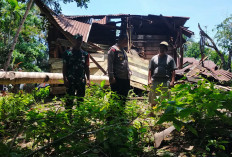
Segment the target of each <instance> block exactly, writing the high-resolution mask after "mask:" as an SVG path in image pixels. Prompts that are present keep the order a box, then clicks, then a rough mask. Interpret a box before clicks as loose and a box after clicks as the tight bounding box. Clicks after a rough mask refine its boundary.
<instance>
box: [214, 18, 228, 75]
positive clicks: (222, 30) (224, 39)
mask: <svg viewBox="0 0 232 157" xmlns="http://www.w3.org/2000/svg"><path fill="white" fill-rule="evenodd" d="M215 38H216V40H217V42H218V45H219V46H220V47H221V48H222V49H223V51H224V54H225V55H228V62H227V68H228V69H229V70H230V71H231V57H232V15H230V17H228V18H226V19H225V20H224V21H223V22H222V23H220V24H219V25H217V26H216V35H215Z"/></svg>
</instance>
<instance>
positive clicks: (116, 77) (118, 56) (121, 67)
mask: <svg viewBox="0 0 232 157" xmlns="http://www.w3.org/2000/svg"><path fill="white" fill-rule="evenodd" d="M127 44H128V38H127V36H126V35H121V36H119V39H118V42H117V43H116V44H115V45H113V46H112V47H111V48H110V49H109V51H108V74H109V82H110V87H111V90H112V91H114V92H116V93H117V94H118V95H119V96H120V99H121V100H122V104H123V107H124V105H125V102H126V97H127V95H128V91H129V90H130V75H131V71H130V69H129V65H128V57H127V54H126V52H125V50H124V48H125V47H126V46H127Z"/></svg>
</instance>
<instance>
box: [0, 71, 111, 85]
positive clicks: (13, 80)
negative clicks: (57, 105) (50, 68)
mask: <svg viewBox="0 0 232 157" xmlns="http://www.w3.org/2000/svg"><path fill="white" fill-rule="evenodd" d="M104 80H105V81H106V82H105V84H106V85H109V78H108V76H95V75H90V81H91V82H93V83H98V84H100V83H101V82H102V81H104ZM44 82H46V83H48V84H63V83H64V81H63V74H62V73H43V72H15V71H9V72H0V84H4V85H7V84H24V83H44Z"/></svg>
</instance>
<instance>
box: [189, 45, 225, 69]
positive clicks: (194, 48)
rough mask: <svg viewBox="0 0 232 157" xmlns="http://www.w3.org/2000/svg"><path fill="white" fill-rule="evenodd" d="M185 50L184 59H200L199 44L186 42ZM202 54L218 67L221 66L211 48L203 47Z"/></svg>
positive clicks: (218, 58)
mask: <svg viewBox="0 0 232 157" xmlns="http://www.w3.org/2000/svg"><path fill="white" fill-rule="evenodd" d="M185 46H186V48H185V51H184V57H193V58H196V59H201V52H200V44H199V42H195V41H187V43H186V44H185ZM204 54H205V55H206V56H208V59H209V60H212V61H213V62H214V63H215V64H217V65H218V66H220V65H221V60H220V57H219V56H218V54H217V53H216V51H215V50H213V49H212V48H208V47H205V49H204Z"/></svg>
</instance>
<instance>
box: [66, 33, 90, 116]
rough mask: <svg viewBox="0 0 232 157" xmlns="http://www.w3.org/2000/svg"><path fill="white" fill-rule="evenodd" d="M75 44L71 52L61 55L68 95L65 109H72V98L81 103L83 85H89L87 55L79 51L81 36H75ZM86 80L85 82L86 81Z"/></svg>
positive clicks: (83, 92) (83, 91) (83, 90)
mask: <svg viewBox="0 0 232 157" xmlns="http://www.w3.org/2000/svg"><path fill="white" fill-rule="evenodd" d="M75 39H76V43H75V45H74V47H73V49H72V50H67V51H65V53H64V55H63V77H64V84H65V86H66V88H67V90H66V92H67V94H68V95H69V97H68V98H67V102H66V106H65V108H66V109H69V110H70V112H71V109H72V107H73V100H74V96H77V101H78V102H79V103H80V102H83V100H84V98H83V97H84V96H85V85H86V84H87V85H89V82H90V79H89V78H90V77H89V76H90V72H89V54H88V53H87V52H85V51H83V50H82V49H81V45H82V36H80V35H76V36H75ZM86 78H87V80H86Z"/></svg>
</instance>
